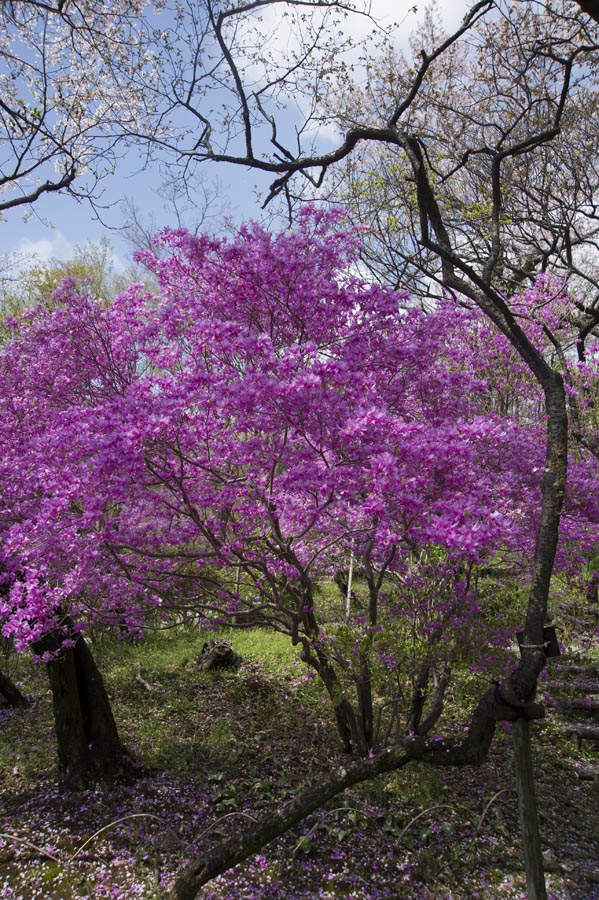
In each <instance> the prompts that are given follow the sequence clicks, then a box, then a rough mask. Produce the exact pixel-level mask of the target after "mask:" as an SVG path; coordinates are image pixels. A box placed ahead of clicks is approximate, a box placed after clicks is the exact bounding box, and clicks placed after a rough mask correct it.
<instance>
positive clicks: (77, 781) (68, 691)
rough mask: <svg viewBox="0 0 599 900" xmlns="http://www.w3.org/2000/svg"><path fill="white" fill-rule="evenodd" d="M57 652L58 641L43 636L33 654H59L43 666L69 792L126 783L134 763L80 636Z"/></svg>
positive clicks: (94, 666) (59, 756) (60, 761)
mask: <svg viewBox="0 0 599 900" xmlns="http://www.w3.org/2000/svg"><path fill="white" fill-rule="evenodd" d="M74 640H75V646H74V647H72V648H71V647H69V648H65V649H60V642H61V638H60V637H59V636H57V635H56V634H50V635H46V636H44V637H43V638H41V639H40V640H39V641H36V642H35V644H34V645H33V649H34V651H35V653H38V654H41V653H45V652H48V651H49V652H51V653H57V655H56V657H55V658H54V659H52V660H50V661H49V662H48V663H46V668H47V672H48V679H49V682H50V687H51V689H52V707H53V712H54V729H55V733H56V742H57V748H58V760H59V766H60V770H61V776H62V778H63V779H64V781H65V782H66V783H67V784H68V785H69V786H71V787H75V788H80V787H85V786H88V785H92V784H96V783H97V782H98V781H114V780H118V779H120V778H130V777H132V776H133V774H134V768H133V764H132V761H131V759H130V757H129V755H128V754H127V752H126V750H125V748H124V747H123V745H122V743H121V740H120V738H119V735H118V731H117V727H116V723H115V720H114V716H113V714H112V709H111V706H110V700H109V699H108V694H107V693H106V688H105V687H104V681H103V679H102V676H101V674H100V671H99V670H98V667H97V665H96V663H95V660H94V658H93V656H92V654H91V651H90V649H89V647H88V645H87V643H86V641H85V640H84V638H83V637H82V636H81V635H77V636H76V637H75V638H74Z"/></svg>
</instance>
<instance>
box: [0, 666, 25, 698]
mask: <svg viewBox="0 0 599 900" xmlns="http://www.w3.org/2000/svg"><path fill="white" fill-rule="evenodd" d="M0 694H2V696H3V697H4V700H5V701H6V705H7V706H28V705H29V701H28V700H27V697H26V696H25V695H24V694H23V693H21V691H20V690H19V688H18V687H17V686H16V684H14V682H12V681H11V680H10V678H9V677H8V675H5V674H4V673H3V672H0Z"/></svg>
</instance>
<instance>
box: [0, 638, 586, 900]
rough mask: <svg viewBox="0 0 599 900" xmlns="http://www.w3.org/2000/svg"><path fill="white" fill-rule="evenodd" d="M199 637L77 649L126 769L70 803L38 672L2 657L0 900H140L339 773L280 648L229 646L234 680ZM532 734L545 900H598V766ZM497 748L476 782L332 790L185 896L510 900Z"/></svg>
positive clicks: (504, 747)
mask: <svg viewBox="0 0 599 900" xmlns="http://www.w3.org/2000/svg"><path fill="white" fill-rule="evenodd" d="M204 639H205V637H203V636H202V635H200V634H198V633H197V632H192V631H189V630H181V631H179V632H176V631H171V632H167V633H165V634H162V635H156V636H154V637H151V638H149V639H148V640H147V641H146V642H144V643H143V644H127V643H125V644H122V645H121V646H118V647H117V646H115V644H114V643H110V642H109V641H107V640H104V641H102V640H100V641H99V642H97V643H96V644H94V653H95V655H96V658H97V660H98V661H99V663H100V665H101V666H102V667H103V670H104V671H105V673H106V681H107V685H108V687H109V691H110V694H111V697H112V701H113V704H114V710H115V715H116V718H117V722H118V723H119V727H120V731H121V736H122V738H123V740H124V741H125V742H126V744H127V745H128V747H129V748H130V749H131V751H132V753H133V754H134V755H135V757H136V758H137V759H138V760H139V761H140V764H141V765H142V767H143V770H142V774H141V776H140V778H139V780H137V781H136V782H135V783H133V784H129V785H118V786H114V787H111V788H105V787H102V786H100V785H98V786H96V787H95V788H94V789H93V790H87V791H83V792H78V793H75V792H70V791H67V790H64V789H62V788H60V786H59V785H58V783H57V774H56V768H55V758H54V742H53V734H52V721H51V703H50V697H49V694H48V690H47V686H46V684H45V681H44V672H43V670H42V669H41V667H34V666H32V665H30V664H29V663H28V662H27V661H25V660H23V661H19V662H18V663H17V662H15V660H14V658H13V659H12V660H11V667H12V668H11V676H12V677H13V678H14V679H15V680H16V681H18V683H19V684H20V685H21V686H22V688H23V689H24V691H25V692H26V694H27V695H28V696H29V697H30V698H31V700H32V703H31V706H30V707H29V708H27V709H25V710H7V709H4V710H0V765H1V766H2V768H1V771H0V900H38V898H39V900H84V898H88V900H91V898H94V900H95V898H111V900H123V898H144V900H155V898H160V897H162V896H164V893H165V891H166V890H167V889H168V887H169V886H170V885H171V884H172V882H173V877H174V875H175V873H176V871H177V870H178V869H179V868H180V867H181V866H182V865H183V864H184V862H185V860H188V859H189V858H190V856H191V855H192V854H193V852H194V849H195V848H198V847H200V846H205V845H206V844H207V843H208V844H212V843H213V842H218V841H220V840H222V839H223V837H225V836H226V835H227V834H231V833H232V832H235V831H237V830H239V829H240V828H242V827H244V826H246V825H247V824H251V817H256V816H259V815H260V814H261V813H264V812H266V811H267V810H268V809H269V808H272V807H273V806H275V805H276V804H278V803H279V802H280V801H282V800H284V799H285V798H288V797H291V796H292V795H293V794H294V792H296V791H297V790H298V789H299V788H300V787H301V786H303V785H306V784H307V783H309V782H313V781H316V780H317V779H318V778H319V777H320V776H323V775H324V774H325V773H327V772H328V771H330V769H331V768H333V767H336V766H338V765H339V763H340V760H341V757H340V755H339V753H338V749H337V742H336V737H335V732H334V729H333V727H332V722H331V719H332V717H331V715H330V710H329V707H328V704H327V703H326V701H325V700H324V698H322V696H321V694H320V691H319V689H318V686H317V685H316V684H315V682H314V681H313V680H312V679H309V678H307V676H306V674H305V671H304V670H303V669H302V668H301V666H300V665H299V663H297V662H296V661H294V659H293V657H292V652H291V648H290V647H289V642H288V641H286V640H285V639H284V638H282V637H281V636H279V635H276V634H272V633H267V632H261V633H258V632H255V631H243V632H236V633H235V634H234V636H233V638H232V639H233V642H234V644H235V648H236V650H238V652H240V653H241V655H242V657H243V663H242V665H241V667H240V668H239V670H237V671H235V672H223V673H214V672H208V673H205V672H201V671H200V670H199V669H198V666H197V662H196V659H197V657H198V655H199V652H200V650H201V647H202V643H203V640H204ZM136 662H137V663H139V664H140V665H141V674H142V676H143V678H144V679H145V680H146V681H147V682H149V684H150V685H151V688H152V689H151V691H148V690H147V689H145V688H144V687H143V686H142V685H141V684H140V683H139V681H137V680H136V678H135V664H136ZM479 681H480V680H479ZM480 687H481V684H480V683H474V684H473V685H472V692H473V696H474V695H475V693H478V692H479V690H480ZM461 702H463V701H461ZM533 732H534V735H533V748H534V763H535V773H536V779H537V789H538V798H539V806H540V812H541V830H542V843H543V849H544V853H545V861H546V870H547V887H548V893H549V897H550V898H552V900H599V784H598V783H597V781H585V780H581V779H580V778H579V777H578V775H577V772H579V771H580V769H581V768H584V767H585V766H588V765H589V763H590V762H593V761H594V762H595V763H597V762H599V754H598V751H597V750H596V749H595V750H593V749H592V748H589V747H583V748H582V750H579V749H578V748H577V746H576V743H575V742H574V741H573V740H572V739H571V738H568V737H567V736H566V735H565V734H564V733H563V731H562V730H561V729H560V728H558V726H557V724H556V722H555V721H554V719H553V717H552V715H551V714H550V715H549V716H548V717H547V719H546V720H545V721H543V722H542V723H540V724H536V723H535V724H534V725H533ZM511 748H512V744H511V737H510V733H509V728H508V727H505V728H500V729H498V735H497V738H496V740H495V742H494V744H493V748H492V751H491V755H490V758H489V760H488V761H487V762H486V763H485V764H484V766H482V767H480V768H475V769H472V768H462V769H447V770H439V769H430V768H426V767H424V766H412V767H411V768H408V769H404V770H403V771H401V772H399V773H395V774H393V775H391V776H385V777H381V778H378V779H377V780H376V781H373V782H371V783H368V784H365V785H362V786H361V787H359V788H356V789H354V790H352V791H350V792H347V793H346V794H344V795H343V796H341V797H339V798H337V800H336V802H333V803H331V804H329V805H328V806H327V807H326V808H325V809H323V810H321V811H320V812H319V813H317V814H315V815H313V816H312V817H310V819H308V820H306V821H305V822H304V823H303V825H302V826H301V827H299V828H298V829H297V830H295V831H294V832H292V833H290V834H288V835H287V836H286V837H284V838H282V839H279V840H277V841H275V842H274V843H273V844H271V845H270V846H269V847H267V848H266V849H265V850H264V851H263V852H262V853H260V854H259V855H257V856H255V857H253V858H252V859H250V860H248V861H247V862H246V863H245V864H243V865H240V866H238V867H236V868H235V869H233V870H232V871H230V872H228V873H227V874H225V875H222V876H220V877H219V878H217V879H215V880H214V881H213V882H211V883H210V884H209V885H207V886H206V887H205V888H204V889H203V891H202V893H201V898H202V900H263V898H264V900H267V898H272V900H508V898H524V897H525V896H526V892H525V878H524V872H523V863H522V850H521V845H520V839H519V828H518V817H517V803H516V794H515V790H514V774H513V761H512V749H511Z"/></svg>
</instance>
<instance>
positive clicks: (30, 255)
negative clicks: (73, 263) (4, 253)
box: [14, 231, 74, 265]
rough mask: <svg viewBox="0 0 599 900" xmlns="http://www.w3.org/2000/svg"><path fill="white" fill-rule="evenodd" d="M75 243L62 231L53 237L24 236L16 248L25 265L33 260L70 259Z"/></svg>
mask: <svg viewBox="0 0 599 900" xmlns="http://www.w3.org/2000/svg"><path fill="white" fill-rule="evenodd" d="M73 249H74V245H73V244H72V243H71V241H69V240H68V239H67V238H66V237H65V236H64V235H63V234H62V233H61V232H60V231H56V232H54V233H53V234H52V237H51V238H38V239H37V240H30V238H26V237H22V238H21V239H20V240H19V241H18V242H17V244H16V246H15V248H14V252H15V254H16V255H17V256H18V257H19V258H20V259H22V260H23V262H24V263H25V265H28V264H31V263H32V262H40V263H43V262H48V261H49V260H50V259H63V260H64V259H70V258H71V257H72V255H73Z"/></svg>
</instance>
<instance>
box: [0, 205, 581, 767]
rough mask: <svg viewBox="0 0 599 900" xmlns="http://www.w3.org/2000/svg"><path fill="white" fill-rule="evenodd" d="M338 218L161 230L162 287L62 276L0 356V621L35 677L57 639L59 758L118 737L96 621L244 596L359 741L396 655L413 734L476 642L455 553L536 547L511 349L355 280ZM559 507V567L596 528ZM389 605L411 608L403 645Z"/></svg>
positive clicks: (372, 734) (360, 750) (219, 608)
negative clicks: (99, 295)
mask: <svg viewBox="0 0 599 900" xmlns="http://www.w3.org/2000/svg"><path fill="white" fill-rule="evenodd" d="M340 216H341V214H340V213H332V214H327V215H324V214H322V213H320V212H316V211H307V212H306V213H305V214H303V215H302V217H301V219H300V222H299V224H298V226H297V227H296V229H295V230H294V231H291V232H283V233H282V234H279V235H276V236H272V235H270V234H268V233H267V232H265V231H264V230H262V229H261V228H259V227H258V226H249V227H247V228H245V229H242V231H241V232H240V234H239V235H238V236H237V237H236V238H235V239H234V240H230V241H227V240H218V241H217V240H212V239H208V238H206V237H200V238H194V237H191V236H190V235H189V234H187V233H185V232H166V233H165V234H164V235H162V237H160V238H159V239H158V243H159V244H160V254H159V255H154V254H151V253H143V254H140V257H141V259H142V261H143V262H144V263H145V264H146V265H147V266H148V267H149V268H150V269H151V270H152V271H153V272H154V274H155V276H156V278H157V280H158V284H159V293H158V296H156V297H154V296H150V295H148V294H147V293H145V292H144V291H143V290H142V289H141V288H138V287H132V288H131V289H130V290H128V291H126V292H124V293H123V294H121V295H120V296H119V297H118V298H117V299H116V300H115V302H114V303H113V304H112V305H111V306H109V307H105V308H102V307H101V306H100V305H98V304H97V303H95V302H94V301H92V299H91V298H90V297H88V296H86V295H85V294H82V293H81V292H80V291H78V290H77V289H76V288H75V286H74V285H73V284H72V283H69V282H65V283H64V284H63V285H62V287H61V289H60V290H59V292H58V294H57V295H55V298H54V305H55V308H54V309H53V310H52V311H50V312H47V311H44V310H43V309H37V310H35V311H33V312H32V313H31V314H30V315H29V317H26V319H25V321H22V322H21V323H18V325H17V326H16V327H15V334H14V338H13V340H12V341H11V342H10V343H9V345H8V346H7V347H6V349H5V350H4V352H3V354H2V358H1V362H0V366H1V368H0V380H1V382H2V396H3V398H4V399H3V401H2V421H3V427H2V437H1V438H0V440H1V441H2V457H1V465H2V470H1V471H2V480H3V496H4V505H5V516H4V528H3V569H4V572H5V579H4V581H5V584H4V594H3V599H2V606H1V607H0V614H1V616H2V620H3V622H4V625H3V632H4V634H5V635H7V636H11V637H12V638H13V639H14V641H15V643H16V644H17V646H18V648H19V649H24V648H26V647H32V648H33V649H34V651H35V652H36V653H37V654H38V655H39V656H40V657H41V658H42V659H43V660H44V661H46V662H47V663H48V666H49V669H50V671H51V672H52V673H54V674H53V675H52V677H53V678H58V679H59V681H58V682H56V684H55V685H54V687H55V692H54V694H55V698H57V697H58V696H64V695H65V692H64V690H62V693H61V690H60V689H59V688H60V687H61V683H60V679H63V678H64V673H65V672H66V671H67V668H68V666H67V665H66V664H65V660H71V663H69V666H71V668H72V674H71V681H72V683H73V686H74V687H73V697H74V698H75V699H74V700H73V702H71V703H70V705H69V710H68V714H66V713H65V715H66V719H65V721H66V722H67V723H70V722H71V719H72V717H73V716H74V715H75V713H74V712H73V710H76V711H78V712H81V713H82V714H81V721H82V723H84V722H85V723H87V724H85V725H83V724H82V725H81V727H80V729H79V732H80V733H79V736H78V737H77V738H76V739H75V743H76V747H75V749H73V747H71V746H70V745H69V746H66V747H65V746H64V742H63V741H61V738H60V733H61V726H60V724H59V722H60V721H62V719H61V715H59V714H58V713H57V732H58V734H59V753H60V754H61V760H62V762H63V767H64V768H65V770H66V771H68V772H69V771H70V772H74V773H79V774H77V777H78V778H80V773H81V772H82V771H83V772H85V771H86V766H87V767H88V769H89V770H90V771H91V773H92V774H94V775H95V773H96V772H97V770H98V768H100V769H103V770H110V769H111V768H114V765H115V759H116V760H118V763H119V765H122V764H124V762H123V761H124V760H125V759H126V757H125V754H124V751H123V749H122V746H121V744H120V742H119V741H118V735H117V733H116V727H115V726H114V723H113V722H111V714H110V713H109V706H108V708H106V705H105V703H104V702H102V703H100V702H95V703H94V704H93V706H94V708H96V709H97V710H102V711H101V712H98V724H97V736H92V735H91V733H90V730H89V729H90V725H89V721H90V720H89V710H88V709H87V706H88V705H89V704H88V703H87V701H86V704H84V706H85V708H82V703H81V698H82V697H87V696H88V693H86V691H88V689H87V688H86V687H85V684H86V683H87V682H88V681H89V680H90V679H91V681H92V682H93V683H94V684H95V685H100V686H101V680H100V679H99V673H97V674H96V672H92V669H91V662H90V659H91V656H90V654H89V648H87V645H86V643H85V641H84V640H83V638H82V637H81V630H82V629H84V628H85V627H86V625H87V624H89V623H90V622H93V621H102V622H104V623H108V624H113V625H118V626H120V627H121V628H126V629H128V630H135V629H141V628H143V624H144V621H145V620H146V617H147V616H148V615H153V616H155V615H156V614H159V615H164V616H167V615H169V614H171V613H172V612H174V611H177V610H178V611H180V612H185V611H188V610H192V611H193V612H194V614H196V615H198V614H199V615H201V616H203V617H204V618H205V619H206V621H207V622H208V623H218V622H223V621H231V622H238V623H239V622H243V621H244V620H246V619H247V614H251V616H252V618H253V620H254V621H256V620H258V621H262V622H264V623H267V624H268V625H270V626H271V627H273V628H276V629H277V630H279V631H282V632H284V633H286V634H288V635H289V636H290V638H291V640H292V641H293V642H294V643H295V644H297V645H299V646H300V648H301V653H302V658H303V659H304V660H305V662H306V663H307V664H308V665H309V666H310V667H311V668H312V669H313V670H314V671H315V672H316V673H317V675H318V676H319V677H320V678H321V679H322V682H323V684H324V686H325V688H326V690H327V692H328V694H329V696H330V698H331V702H332V705H333V708H334V712H335V718H336V723H337V727H338V730H339V734H340V737H341V739H342V742H343V745H344V747H345V749H346V750H347V751H351V752H354V753H356V754H358V755H367V754H369V753H372V752H373V750H377V749H380V744H381V742H382V741H383V738H384V736H385V733H386V732H385V729H383V728H382V726H381V721H380V719H377V714H376V709H375V702H374V691H373V668H374V669H378V670H380V669H381V667H383V669H385V668H386V671H387V672H388V673H391V674H393V673H396V672H398V671H401V672H402V673H403V675H404V676H406V677H407V679H408V680H409V682H410V683H411V686H412V690H411V694H410V695H409V696H408V697H407V698H406V700H405V703H404V705H403V707H402V709H401V710H400V709H398V708H397V703H396V701H397V697H392V698H390V699H391V700H392V702H394V703H396V706H394V707H393V712H394V715H395V714H397V715H396V718H397V720H398V721H400V720H401V724H400V725H399V726H398V727H399V731H400V733H403V734H405V733H407V734H412V735H415V736H421V737H422V736H424V735H425V734H426V733H427V732H428V731H430V729H431V728H432V727H433V725H434V724H435V722H436V721H437V720H438V718H439V716H440V714H441V712H442V709H443V697H444V692H445V690H446V687H447V684H448V680H449V674H450V671H451V666H452V663H453V661H454V660H455V658H456V655H457V654H459V652H460V648H463V647H464V646H465V641H466V640H469V641H471V642H478V643H480V642H481V641H486V640H487V639H488V636H486V635H484V634H483V633H481V619H480V616H478V606H477V603H478V600H477V597H476V592H475V590H474V585H473V582H472V579H471V577H470V576H471V573H472V570H473V567H476V566H477V565H478V564H480V563H481V562H485V561H488V560H489V558H491V557H493V556H494V555H497V554H510V555H511V557H512V558H513V559H516V560H518V559H526V558H527V557H528V556H530V555H531V554H532V552H533V546H534V540H535V533H536V529H537V526H538V515H539V513H538V508H539V479H540V476H541V473H542V470H543V430H544V424H543V421H542V418H543V413H542V405H541V403H540V400H539V396H538V389H537V387H536V385H535V383H534V382H533V381H532V379H531V378H530V377H529V375H528V374H527V369H526V368H525V367H524V366H523V365H522V364H521V363H519V362H518V358H517V357H516V356H515V355H514V353H513V351H512V350H511V348H510V345H509V343H508V342H507V341H506V340H505V338H503V337H501V336H500V335H497V334H496V333H495V332H494V331H493V329H492V327H491V326H490V325H489V324H488V323H487V322H486V321H485V320H484V319H482V318H481V316H480V314H479V313H478V312H476V311H474V310H471V309H463V308H460V307H457V306H456V305H454V304H452V303H450V302H448V301H447V302H446V301H442V300H441V301H439V304H438V306H437V308H436V309H435V310H434V311H433V312H430V313H424V312H422V311H421V310H419V309H417V308H415V307H414V306H413V305H411V304H410V299H409V297H408V296H406V295H405V294H402V293H401V292H399V293H398V292H392V291H389V290H386V289H383V288H381V287H378V286H374V285H368V284H364V283H362V282H361V281H360V280H359V279H358V278H356V277H354V276H353V275H352V274H351V272H352V264H353V262H354V260H355V257H356V253H357V250H358V245H359V235H357V234H356V233H354V232H348V231H344V230H343V228H342V227H340V221H339V220H340ZM165 251H166V253H165ZM529 299H530V298H529ZM529 305H530V304H529ZM498 372H501V373H502V376H501V378H498V376H497V373H498ZM505 372H509V378H508V379H507V380H506V377H505V376H504V375H503V373H505ZM508 381H509V384H508V383H507V382H508ZM571 509H572V514H571V515H570V516H569V517H567V519H566V520H565V521H564V525H565V528H566V537H567V540H566V541H564V544H563V548H564V549H563V552H562V557H561V559H560V564H562V565H564V566H565V565H567V564H569V563H570V562H571V560H572V557H573V555H576V553H578V552H579V551H580V550H581V549H582V548H584V546H588V545H590V544H591V543H592V541H594V540H595V537H596V533H595V532H596V530H595V526H594V524H593V522H594V518H593V511H592V510H590V511H589V509H588V508H587V507H584V504H582V503H581V502H579V503H578V505H576V504H575V503H574V502H572V504H571ZM350 556H352V557H353V559H354V560H355V563H356V565H357V566H358V567H359V570H360V573H361V575H362V576H363V581H364V584H365V585H366V592H367V598H366V603H365V609H364V610H361V611H358V614H352V615H350V616H349V617H344V616H343V615H342V614H341V610H339V615H338V616H337V621H336V622H334V623H333V625H332V626H331V625H330V624H329V625H327V624H326V623H324V622H323V616H322V604H321V602H320V598H319V584H320V582H321V580H322V578H323V576H330V575H332V574H334V573H335V572H337V571H339V569H343V568H344V567H347V564H348V560H349V558H350ZM416 597H419V598H421V602H420V601H419V603H418V604H415V602H414V598H416ZM422 598H424V599H422ZM339 606H341V604H339ZM402 623H403V624H404V626H405V627H404V631H406V630H411V631H412V632H413V631H414V625H416V626H417V629H418V628H419V629H420V636H419V637H420V640H419V645H418V649H419V652H420V655H419V656H418V655H416V662H414V660H412V659H411V660H410V661H409V664H408V661H406V660H403V659H402V658H401V656H399V655H398V647H399V646H400V641H399V640H398V639H397V638H399V637H401V629H402ZM405 623H408V625H409V627H408V625H406V624H405ZM77 654H79V655H81V654H83V655H85V659H86V662H83V661H81V660H80V661H79V662H77ZM402 666H403V668H402ZM391 681H393V679H391ZM433 686H434V687H433ZM427 687H430V688H431V690H430V696H431V700H430V702H429V704H428V706H427V707H426V708H425V706H424V703H423V696H424V693H425V691H426V689H427ZM100 693H104V692H102V691H100ZM77 698H79V699H77ZM386 699H389V698H386ZM56 702H58V701H56ZM377 722H378V727H377ZM106 723H109V724H108V726H107V725H106ZM104 729H106V734H107V735H108V737H107V738H106V741H104V739H103V738H101V737H100V735H102V734H103V733H104ZM62 731H64V732H65V734H68V735H69V736H70V737H72V736H73V735H74V734H76V733H77V732H76V730H74V729H73V728H72V727H70V725H69V726H68V727H65V728H62ZM94 734H96V732H95V733H94ZM104 744H105V747H106V750H105V751H104V750H102V749H101V748H102V746H103V745H104ZM86 748H87V749H86ZM90 754H91V757H92V761H91V762H90ZM98 757H99V758H101V759H102V762H101V763H100V762H98ZM82 760H83V762H82Z"/></svg>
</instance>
